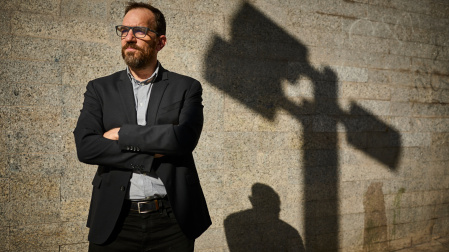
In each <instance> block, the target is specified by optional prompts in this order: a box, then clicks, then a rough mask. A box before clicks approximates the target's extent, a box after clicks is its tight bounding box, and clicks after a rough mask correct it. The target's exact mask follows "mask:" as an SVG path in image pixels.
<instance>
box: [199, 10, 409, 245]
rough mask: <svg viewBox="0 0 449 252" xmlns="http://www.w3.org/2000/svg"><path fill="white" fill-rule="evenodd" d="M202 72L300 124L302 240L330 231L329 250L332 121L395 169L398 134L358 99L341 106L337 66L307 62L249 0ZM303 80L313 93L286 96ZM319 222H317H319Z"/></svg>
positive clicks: (258, 107) (262, 109) (335, 225)
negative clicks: (301, 98) (289, 86)
mask: <svg viewBox="0 0 449 252" xmlns="http://www.w3.org/2000/svg"><path fill="white" fill-rule="evenodd" d="M205 76H206V80H207V81H208V82H209V83H210V84H212V85H213V86H215V87H217V88H219V89H220V90H222V91H223V92H225V93H226V95H228V96H229V97H231V98H233V99H234V100H237V101H238V102H240V103H241V104H243V105H244V106H245V107H247V108H248V109H250V110H252V111H254V112H255V113H257V114H259V115H261V116H263V117H264V118H266V119H268V120H270V121H274V120H275V117H276V114H277V113H278V112H279V111H281V110H282V111H286V112H287V113H288V114H290V115H291V116H292V117H293V118H295V119H296V120H297V121H298V123H300V124H302V128H303V134H304V152H303V155H304V157H303V159H302V160H303V162H304V163H303V167H304V168H303V169H304V172H303V174H304V181H305V184H304V190H303V194H304V200H305V202H304V211H305V213H304V216H305V221H306V223H305V224H304V229H305V230H304V232H305V237H304V239H305V243H306V245H307V246H308V247H309V244H312V245H310V248H313V247H315V246H319V245H320V244H319V243H320V242H318V240H317V239H316V237H320V236H321V237H322V236H323V235H324V236H325V235H326V232H328V233H332V235H330V236H329V237H332V238H330V241H329V242H328V243H327V245H325V246H328V247H326V248H333V247H336V248H338V246H339V245H338V235H337V234H338V232H339V219H338V218H339V217H338V216H339V209H338V200H339V195H338V183H339V171H338V168H339V167H338V165H339V163H340V162H339V150H338V149H339V147H338V146H339V145H338V136H337V134H338V132H337V131H338V129H337V128H338V127H337V126H338V125H339V124H341V125H343V126H344V127H345V129H346V138H347V142H348V144H350V145H352V147H354V148H356V149H359V150H361V151H363V153H365V154H366V155H367V156H369V157H371V158H373V159H375V160H376V161H378V162H380V163H381V164H383V165H384V166H386V167H388V168H389V169H390V170H392V171H395V170H396V168H397V166H398V163H399V159H400V152H401V148H400V147H401V139H400V134H399V132H398V131H397V130H396V129H394V128H393V127H391V126H390V125H388V124H387V123H385V122H383V121H382V120H380V119H379V118H378V117H376V116H375V115H373V114H372V113H371V112H369V111H368V110H366V109H364V108H363V107H361V106H359V105H358V104H357V103H356V102H351V104H350V108H349V110H344V109H342V108H341V106H340V104H339V102H338V99H339V97H338V87H339V79H338V75H337V73H336V71H334V70H333V69H332V68H331V67H329V66H325V67H316V66H314V65H312V64H311V63H310V61H309V51H308V49H307V47H306V46H305V45H304V44H302V43H301V42H300V41H299V40H298V39H296V38H294V37H293V36H291V35H290V34H289V33H288V32H287V31H285V30H284V29H283V28H282V27H280V26H279V25H277V24H276V23H275V22H273V21H272V20H270V19H269V18H267V17H266V16H265V15H264V14H263V13H262V12H261V11H259V10H257V9H256V8H255V7H253V6H252V5H251V4H249V3H244V4H243V5H242V7H241V8H240V9H239V10H238V11H237V12H236V14H235V15H234V16H233V19H232V21H231V40H229V41H225V40H223V39H222V38H220V37H219V36H214V37H213V41H212V45H211V47H210V48H209V50H208V52H207V54H206V58H205ZM300 78H305V79H308V80H309V81H310V82H311V83H312V89H313V91H312V95H313V98H312V99H305V100H304V101H303V102H302V103H301V104H297V103H295V102H293V101H292V100H291V99H290V98H289V97H287V96H286V94H285V91H284V90H283V87H282V83H283V81H285V80H286V81H288V82H289V83H291V84H292V85H299V84H297V83H301V82H298V80H299V79H300ZM228 112H229V111H228ZM231 112H233V111H231ZM238 112H239V111H235V113H238ZM317 139H318V140H317ZM320 140H324V141H322V142H320ZM298 169H299V168H298ZM321 191H326V192H329V193H327V195H326V199H325V200H324V201H322V202H324V203H323V204H322V205H320V204H316V203H314V202H313V201H315V200H316V199H317V197H319V195H320V194H321ZM297 193H301V192H297ZM321 200H322V199H321ZM320 208H327V209H326V211H319V213H323V212H325V214H326V215H327V216H326V218H321V217H320V216H319V214H317V211H316V210H317V209H320ZM329 216H330V217H329ZM313 218H315V219H313ZM318 219H319V220H320V222H321V224H319V225H318V226H317V224H315V223H316V221H315V220H318ZM242 221H243V220H242ZM323 222H325V223H323ZM323 227H325V228H323ZM225 228H226V226H225ZM312 240H313V241H315V242H316V244H313V243H315V242H312ZM229 242H230V241H229V239H228V243H229ZM231 242H232V241H231ZM231 251H234V250H231Z"/></svg>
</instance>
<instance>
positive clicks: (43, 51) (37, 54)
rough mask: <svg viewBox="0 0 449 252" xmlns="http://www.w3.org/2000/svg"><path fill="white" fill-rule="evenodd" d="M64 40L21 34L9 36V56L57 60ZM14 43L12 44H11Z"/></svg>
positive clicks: (59, 57) (60, 55) (49, 60)
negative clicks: (25, 36)
mask: <svg viewBox="0 0 449 252" xmlns="http://www.w3.org/2000/svg"><path fill="white" fill-rule="evenodd" d="M64 44H65V43H64V41H61V40H58V39H57V37H56V38H53V39H48V38H45V39H43V38H35V37H27V38H24V37H23V34H20V33H19V34H17V35H15V36H12V37H11V52H10V55H11V58H13V59H22V60H23V59H26V60H29V61H31V60H40V61H48V62H59V61H60V60H61V58H62V56H63V50H64ZM12 45H14V46H12Z"/></svg>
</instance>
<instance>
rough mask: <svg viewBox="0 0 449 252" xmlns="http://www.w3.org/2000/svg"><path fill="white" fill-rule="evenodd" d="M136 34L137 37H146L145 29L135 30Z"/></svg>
mask: <svg viewBox="0 0 449 252" xmlns="http://www.w3.org/2000/svg"><path fill="white" fill-rule="evenodd" d="M134 32H135V33H136V34H137V35H145V29H143V28H134Z"/></svg>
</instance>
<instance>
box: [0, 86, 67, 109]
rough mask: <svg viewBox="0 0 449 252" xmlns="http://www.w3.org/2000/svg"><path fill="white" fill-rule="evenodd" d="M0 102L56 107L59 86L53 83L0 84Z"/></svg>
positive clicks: (58, 103)
mask: <svg viewBox="0 0 449 252" xmlns="http://www.w3.org/2000/svg"><path fill="white" fill-rule="evenodd" d="M0 85H1V86H2V87H3V90H2V91H1V92H0V99H1V100H0V103H1V105H6V106H34V107H52V108H54V107H57V106H60V105H61V98H60V97H61V87H60V86H59V85H54V84H37V85H36V84H33V83H20V84H15V83H13V84H9V85H8V84H6V83H1V84H0Z"/></svg>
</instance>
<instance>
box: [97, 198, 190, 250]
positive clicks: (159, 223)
mask: <svg viewBox="0 0 449 252" xmlns="http://www.w3.org/2000/svg"><path fill="white" fill-rule="evenodd" d="M129 208H130V203H129V202H126V203H125V204H124V206H123V209H122V215H121V219H120V221H118V222H117V226H116V227H115V229H114V232H113V234H112V235H111V237H110V239H109V240H108V241H107V242H106V243H105V244H101V245H98V244H94V243H89V252H147V251H150V252H162V251H164V252H165V251H166V252H168V251H170V252H193V250H194V243H195V240H191V239H189V238H187V237H186V236H185V235H184V233H183V232H182V231H181V229H180V227H179V225H178V223H177V221H176V219H175V216H174V214H173V212H172V209H171V208H170V207H168V208H163V209H159V211H156V212H152V213H143V214H142V213H138V212H134V211H130V210H129Z"/></svg>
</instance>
